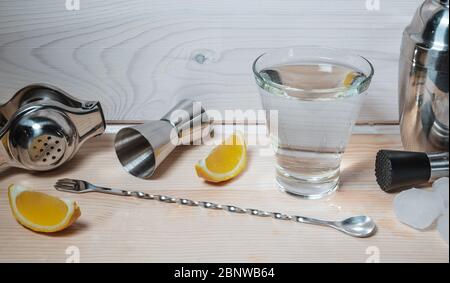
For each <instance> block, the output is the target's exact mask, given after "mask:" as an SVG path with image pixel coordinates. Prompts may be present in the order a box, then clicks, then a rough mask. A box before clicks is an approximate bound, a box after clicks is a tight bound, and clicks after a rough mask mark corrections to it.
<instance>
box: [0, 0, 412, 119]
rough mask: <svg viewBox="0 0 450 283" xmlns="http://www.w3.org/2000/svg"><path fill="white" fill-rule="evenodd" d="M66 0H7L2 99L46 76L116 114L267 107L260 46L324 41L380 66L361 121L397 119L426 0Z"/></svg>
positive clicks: (0, 63) (3, 1)
mask: <svg viewBox="0 0 450 283" xmlns="http://www.w3.org/2000/svg"><path fill="white" fill-rule="evenodd" d="M65 2H66V0H39V1H30V0H0V102H4V101H6V100H7V99H8V98H9V97H10V96H11V95H12V94H13V93H14V92H15V91H16V90H18V89H19V88H21V87H22V86H25V85H27V84H29V83H33V82H46V83H50V84H54V85H57V86H59V87H61V88H63V89H65V90H67V91H68V92H70V93H72V94H73V95H75V96H78V97H80V98H85V99H99V100H100V101H101V102H102V104H103V106H104V108H105V111H106V114H107V118H108V119H109V120H143V119H156V118H159V117H160V116H161V115H162V114H163V112H165V111H166V110H167V108H168V107H170V106H171V105H173V104H174V103H175V102H176V101H177V100H178V99H180V98H183V97H193V98H195V99H198V100H201V101H202V102H203V103H204V104H205V106H206V107H208V108H214V109H219V110H223V109H235V108H241V109H244V110H245V109H254V108H260V103H259V97H258V95H257V91H256V87H255V85H254V83H253V77H252V75H251V68H250V67H251V64H252V61H253V59H254V58H255V57H256V56H257V55H259V54H260V53H262V52H263V51H264V50H268V49H271V48H279V47H283V46H293V45H324V46H331V47H337V48H345V49H349V50H352V51H355V52H358V53H360V54H362V55H365V56H366V57H368V58H369V59H370V60H371V61H373V63H374V65H375V68H376V78H375V80H374V82H373V86H372V89H371V94H370V97H369V98H368V99H367V101H366V104H365V107H364V109H363V111H362V113H361V117H360V122H396V121H397V117H398V114H397V93H396V92H397V91H396V89H397V61H398V55H399V49H400V42H401V35H402V30H403V29H404V28H405V26H406V25H407V24H408V22H409V21H410V20H411V18H412V15H413V14H414V11H415V10H416V8H417V7H418V5H419V4H420V2H421V0H226V1H224V0H189V1H188V0H127V1H125V0H89V1H88V0H81V10H79V11H67V10H66V8H65ZM377 3H379V9H377V6H378V4H377Z"/></svg>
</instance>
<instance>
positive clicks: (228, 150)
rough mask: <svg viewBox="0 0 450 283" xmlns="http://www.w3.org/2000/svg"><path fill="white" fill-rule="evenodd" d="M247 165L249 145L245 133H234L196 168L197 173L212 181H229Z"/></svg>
mask: <svg viewBox="0 0 450 283" xmlns="http://www.w3.org/2000/svg"><path fill="white" fill-rule="evenodd" d="M246 165H247V147H246V144H245V138H244V135H243V134H242V133H240V132H236V133H233V134H232V135H231V136H229V137H228V138H227V139H226V140H225V141H224V142H223V143H222V144H221V145H218V146H217V147H215V148H214V149H213V150H212V151H211V152H210V153H209V155H208V156H207V157H205V158H204V159H202V160H200V161H199V162H198V163H197V164H196V165H195V169H196V171H197V175H198V176H199V177H201V178H203V179H204V180H206V181H208V182H212V183H220V182H224V181H228V180H230V179H233V178H235V177H236V176H238V175H239V174H240V173H241V172H242V171H244V169H245V167H246Z"/></svg>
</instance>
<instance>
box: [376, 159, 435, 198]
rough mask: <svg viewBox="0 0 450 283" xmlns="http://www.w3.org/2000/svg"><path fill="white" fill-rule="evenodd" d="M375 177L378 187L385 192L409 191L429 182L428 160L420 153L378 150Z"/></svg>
mask: <svg viewBox="0 0 450 283" xmlns="http://www.w3.org/2000/svg"><path fill="white" fill-rule="evenodd" d="M375 175H376V177H377V182H378V185H380V187H381V189H383V191H385V192H394V191H400V190H401V189H410V188H412V187H414V186H417V185H421V184H424V183H427V182H428V181H429V180H430V178H431V163H430V159H429V158H428V155H427V154H426V153H422V152H409V151H394V150H380V151H379V152H378V154H377V160H376V164H375Z"/></svg>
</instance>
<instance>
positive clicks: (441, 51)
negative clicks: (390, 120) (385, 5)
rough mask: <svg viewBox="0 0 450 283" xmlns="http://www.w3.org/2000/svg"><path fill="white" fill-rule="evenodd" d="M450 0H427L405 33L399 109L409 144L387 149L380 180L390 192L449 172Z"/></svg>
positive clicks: (383, 153)
mask: <svg viewBox="0 0 450 283" xmlns="http://www.w3.org/2000/svg"><path fill="white" fill-rule="evenodd" d="M448 26H449V0H426V1H425V2H424V3H423V4H422V5H421V6H420V7H419V9H418V10H417V12H416V14H415V16H414V18H413V20H412V22H411V24H410V25H409V26H408V27H407V28H406V30H405V31H404V33H403V42H402V47H401V55H400V68H399V112H400V129H401V137H402V142H403V146H404V148H405V150H407V151H389V150H382V151H380V152H379V153H378V156H377V161H376V175H377V181H378V183H379V185H380V186H381V188H382V189H383V190H385V191H387V192H390V191H397V190H399V189H402V188H411V187H413V186H416V185H420V184H423V183H427V182H429V181H433V180H435V179H438V178H441V177H448V176H449V161H448V158H449V152H448V151H449V149H448V139H449V104H448V103H449V97H448V96H449V93H448V79H449V77H448V76H449V74H448Z"/></svg>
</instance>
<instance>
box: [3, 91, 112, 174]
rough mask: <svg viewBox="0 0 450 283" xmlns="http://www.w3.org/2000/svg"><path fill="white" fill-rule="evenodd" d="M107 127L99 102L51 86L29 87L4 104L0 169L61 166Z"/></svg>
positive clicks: (44, 169)
mask: <svg viewBox="0 0 450 283" xmlns="http://www.w3.org/2000/svg"><path fill="white" fill-rule="evenodd" d="M105 128H106V124H105V119H104V116H103V112H102V108H101V106H100V103H99V102H97V101H82V100H78V99H76V98H74V97H72V96H70V95H69V94H67V93H65V92H64V91H62V90H60V89H58V88H56V87H53V86H49V85H43V84H39V85H38V84H36V85H30V86H27V87H25V88H23V89H21V90H19V91H18V92H17V93H16V94H15V95H14V96H13V97H12V98H11V99H10V100H9V101H8V102H7V103H5V104H3V105H0V169H1V168H2V167H18V168H22V169H26V170H30V171H48V170H52V169H55V168H58V167H59V166H61V165H63V164H64V163H66V162H68V161H69V160H70V159H72V157H74V155H75V154H76V153H77V151H78V149H79V148H80V147H81V145H82V144H83V143H84V142H85V141H87V140H88V139H90V138H92V137H94V136H97V135H100V134H102V133H103V132H104V131H105Z"/></svg>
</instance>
